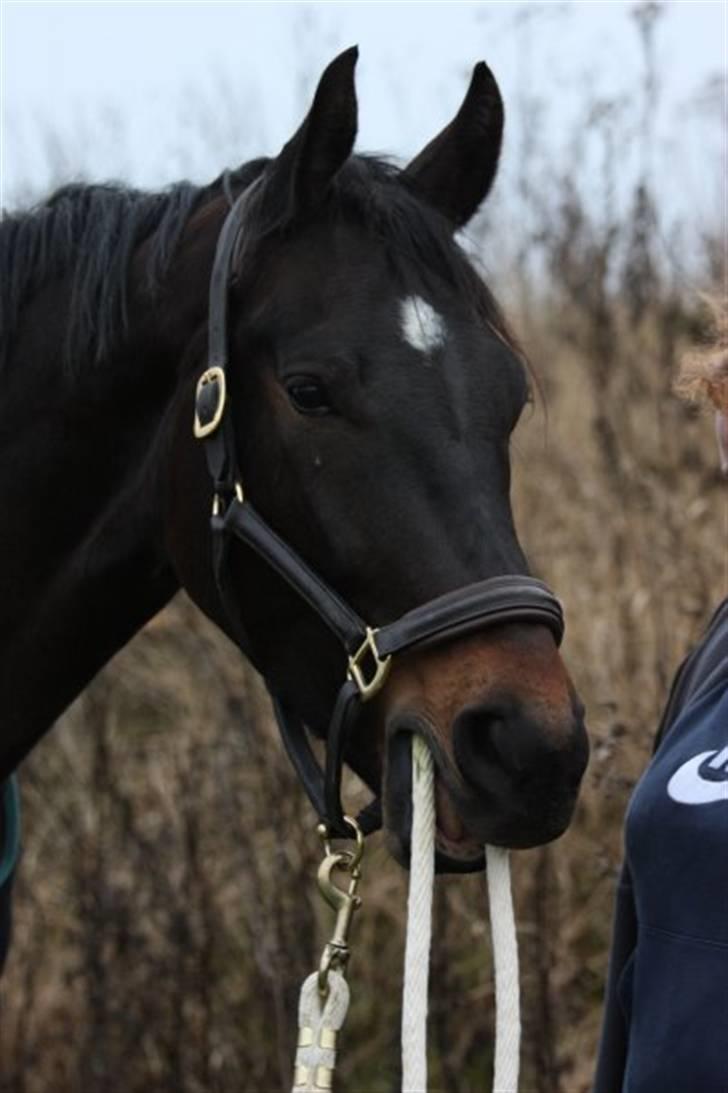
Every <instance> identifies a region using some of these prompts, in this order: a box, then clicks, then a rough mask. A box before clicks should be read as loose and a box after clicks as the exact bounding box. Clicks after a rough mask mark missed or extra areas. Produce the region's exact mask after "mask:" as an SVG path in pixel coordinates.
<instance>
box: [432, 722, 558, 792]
mask: <svg viewBox="0 0 728 1093" xmlns="http://www.w3.org/2000/svg"><path fill="white" fill-rule="evenodd" d="M453 742H454V748H455V758H456V760H457V763H458V766H459V767H460V772H461V774H462V776H463V778H464V779H465V780H466V782H468V783H469V784H470V785H471V786H473V788H474V789H476V790H488V789H491V788H493V783H494V781H497V780H498V779H499V775H500V776H501V777H502V776H503V775H505V776H507V777H508V779H509V780H510V781H513V780H516V781H517V780H518V779H520V778H522V777H532V776H533V774H534V773H535V768H536V767H537V765H538V764H541V763H543V762H544V760H546V759H547V752H548V751H549V750H550V749H548V748H547V747H546V746H545V745H544V741H543V740H542V739H541V738H540V736H539V734H538V732H537V729H536V727H535V725H534V724H533V723H532V722H531V721H530V719H529V718H526V717H523V716H520V715H519V714H518V712H517V711H516V710H506V709H504V708H503V707H502V706H488V705H483V706H468V707H467V708H466V709H465V710H463V712H462V713H461V714H460V715H459V716H458V717H457V718H456V720H455V725H454V738H453Z"/></svg>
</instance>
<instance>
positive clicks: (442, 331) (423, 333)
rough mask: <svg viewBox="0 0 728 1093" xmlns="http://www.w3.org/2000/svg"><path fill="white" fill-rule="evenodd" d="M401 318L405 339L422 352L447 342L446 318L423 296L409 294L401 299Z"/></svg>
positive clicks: (429, 350)
mask: <svg viewBox="0 0 728 1093" xmlns="http://www.w3.org/2000/svg"><path fill="white" fill-rule="evenodd" d="M400 320H401V323H402V334H403V335H404V339H405V341H406V342H408V343H409V345H411V346H412V348H413V349H417V350H418V351H419V352H420V353H425V354H429V353H431V352H432V350H433V349H437V348H438V347H439V346H441V345H444V344H445V338H446V337H447V328H446V326H445V320H444V319H443V317H442V315H438V313H437V312H436V311H435V309H434V307H433V306H432V304H428V302H427V300H423V299H422V297H421V296H407V298H406V299H404V300H402V301H401V303H400Z"/></svg>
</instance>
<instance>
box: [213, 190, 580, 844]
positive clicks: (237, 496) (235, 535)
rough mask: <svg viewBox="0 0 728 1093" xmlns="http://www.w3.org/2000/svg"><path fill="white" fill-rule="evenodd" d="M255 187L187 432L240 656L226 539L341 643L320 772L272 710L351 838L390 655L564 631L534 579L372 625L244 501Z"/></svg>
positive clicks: (230, 230)
mask: <svg viewBox="0 0 728 1093" xmlns="http://www.w3.org/2000/svg"><path fill="white" fill-rule="evenodd" d="M257 185H258V181H257V180H256V182H253V183H252V184H251V185H250V186H249V187H248V188H247V189H246V190H244V191H243V193H241V194H240V196H239V197H238V198H237V199H236V201H235V202H234V204H233V205H232V207H231V209H230V211H229V213H228V215H227V218H226V220H225V223H224V224H223V227H222V230H221V232H220V236H219V238H218V242H217V249H216V252H215V261H214V264H213V268H212V275H211V278H210V309H209V351H208V363H207V368H206V369H205V371H204V372H203V374H202V376H201V377H200V379H199V381H198V383H197V393H196V399H195V421H194V434H195V436H196V437H197V438H198V439H200V440H202V441H203V443H204V446H205V456H206V459H207V466H208V470H209V472H210V476H211V478H212V482H213V505H212V516H211V521H210V523H211V530H212V562H213V571H214V576H215V583H216V585H217V590H218V593H219V595H220V599H221V602H222V605H223V607H224V609H225V611H226V613H227V615H228V617H229V619H230V623H231V626H232V629H233V633H234V636H235V638H236V640H237V642H238V644H239V646H240V648H241V650H242V651H243V652H244V653H245V654H246V655H248V656H249V655H250V652H251V649H250V641H249V639H248V636H247V634H246V631H245V625H244V623H243V620H242V616H241V614H240V611H239V609H238V605H237V602H236V599H235V596H234V595H233V590H232V585H231V580H230V571H229V566H228V552H229V547H230V543H231V541H232V540H233V539H238V540H240V541H241V542H243V543H246V544H247V545H248V546H249V547H251V548H252V549H253V550H254V551H255V552H256V553H257V554H258V555H259V557H261V558H262V559H263V560H264V561H265V562H267V563H268V565H269V566H270V567H271V568H272V569H274V570H275V571H276V572H277V573H278V575H279V576H280V577H282V578H283V579H284V580H285V581H286V582H287V583H288V585H289V586H290V587H291V588H292V589H293V590H294V591H295V592H297V593H298V595H299V596H300V597H301V598H302V599H303V600H305V602H306V603H307V604H308V605H309V607H311V608H312V609H313V610H314V611H315V612H316V614H317V615H318V616H319V618H320V619H321V620H322V622H324V623H325V624H326V626H327V627H328V628H329V630H330V631H331V633H332V634H333V635H334V636H335V637H336V638H337V639H338V640H339V642H340V643H341V645H342V646H343V648H344V650H345V652H346V656H347V659H348V667H347V673H346V678H345V680H344V682H343V684H342V686H341V688H340V690H339V693H338V697H337V699H336V703H335V705H334V710H333V713H332V716H331V721H330V724H329V730H328V735H327V740H326V761H325V767H324V768H323V769H322V767H321V765H320V764H319V762H318V759H317V758H316V756H315V755H314V752H313V750H312V748H311V744H310V741H309V737H308V731H307V729H306V726H305V725H304V723H303V721H302V719H301V717H300V716H299V715H298V713H297V712H296V711H295V710H293V709H292V708H291V707H290V706H288V705H287V704H284V703H283V702H282V701H281V700H280V699H279V698H276V696H273V704H274V708H275V713H276V717H277V719H278V724H279V727H280V731H281V735H282V738H283V742H284V745H285V747H286V750H287V752H288V755H289V757H290V759H291V761H292V763H293V766H294V767H295V769H296V772H297V773H298V775H299V778H300V779H301V781H302V783H303V785H304V788H305V790H306V792H307V793H308V796H309V798H310V800H311V803H312V804H313V807H314V809H315V810H316V812H317V813H318V815H319V816H320V817H321V819H322V820H323V821H324V823H325V824H326V825H327V828H328V830H329V832H330V833H331V834H336V835H341V836H342V837H350V835H351V831H350V829H349V827H348V826H347V824H346V822H345V820H344V813H343V809H342V806H341V796H340V794H341V773H342V766H343V761H344V756H345V754H346V747H347V743H348V740H349V738H350V735H351V732H352V730H353V727H354V725H355V723H356V720H357V717H358V715H359V712H360V708H361V704H362V703H363V702H366V701H368V700H369V699H370V698H372V697H373V696H374V695H375V694H377V692H378V691H379V690H381V688H382V687H383V686H384V684H385V682H386V680H387V676H388V674H389V669H390V667H391V662H392V657H393V656H396V655H397V654H399V653H402V652H405V651H406V650H408V649H411V648H413V647H414V646H422V645H425V644H434V643H439V642H443V641H448V640H450V639H451V638H454V637H460V636H462V635H464V634H469V633H471V632H473V631H475V630H480V629H483V628H485V627H488V626H495V625H498V624H500V623H511V622H529V623H540V624H541V625H544V626H547V627H548V628H549V629H550V630H551V632H552V634H553V635H554V638H555V640H556V642H557V643H560V642H561V638H562V637H563V633H564V617H563V612H562V609H561V604H560V603H559V601H558V600H557V599H556V597H555V596H554V595H553V593H552V592H550V591H549V589H548V588H547V586H546V585H545V584H544V583H543V582H542V581H538V580H536V579H534V578H533V577H527V576H521V575H508V576H500V577H491V578H489V579H487V580H484V581H478V582H476V583H474V584H470V585H466V586H465V587H463V588H459V589H457V590H456V591H454V592H449V593H447V594H446V595H444V596H440V597H438V598H437V599H434V600H430V601H429V602H428V603H425V604H422V605H421V606H420V607H416V608H414V610H412V611H409V612H407V613H406V614H405V615H402V617H401V618H399V619H397V620H396V621H395V622H392V623H388V624H387V625H385V626H381V627H379V628H374V627H371V626H368V625H367V624H366V622H365V621H364V620H363V619H362V618H360V616H359V615H358V614H357V612H356V611H354V609H353V608H352V607H351V606H350V605H349V604H348V603H346V601H345V600H343V599H342V598H341V597H340V596H339V595H338V594H337V593H336V592H335V591H334V590H333V589H332V588H330V587H329V585H328V584H327V583H326V582H325V581H324V580H322V578H321V577H319V576H318V574H317V573H315V572H314V571H313V570H312V569H311V568H310V567H309V566H308V565H307V563H306V562H305V561H304V560H303V559H302V558H301V557H300V555H299V554H297V553H296V551H295V550H293V549H292V548H291V547H290V546H289V545H288V544H287V543H286V542H285V541H284V540H283V539H281V538H280V536H278V535H277V534H276V533H275V531H273V529H272V528H271V527H269V526H268V524H267V523H266V522H265V521H264V520H263V519H262V518H261V517H260V516H259V515H258V513H257V512H256V511H255V509H254V508H253V506H252V505H251V504H250V502H249V501H247V500H246V499H245V495H244V492H243V487H242V482H241V477H240V472H239V470H238V466H237V459H236V453H235V435H234V431H233V423H232V418H231V415H230V413H229V406H228V399H227V392H226V369H227V365H228V338H227V306H228V296H229V289H230V277H231V264H232V259H233V255H234V253H235V249H236V246H237V243H238V240H239V238H240V235H241V232H242V228H243V221H244V217H245V210H246V207H247V205H248V203H249V201H250V197H251V195H252V193H253V192H254V190H255V189H256V188H257ZM359 823H360V825H361V827H362V830H364V832H365V833H368V832H371V831H374V830H376V828H377V827H379V826H380V825H381V804H380V802H379V800H378V799H375V800H374V801H373V802H372V804H370V805H369V806H368V807H367V808H366V809H364V811H363V812H362V813H361V815H360V817H359Z"/></svg>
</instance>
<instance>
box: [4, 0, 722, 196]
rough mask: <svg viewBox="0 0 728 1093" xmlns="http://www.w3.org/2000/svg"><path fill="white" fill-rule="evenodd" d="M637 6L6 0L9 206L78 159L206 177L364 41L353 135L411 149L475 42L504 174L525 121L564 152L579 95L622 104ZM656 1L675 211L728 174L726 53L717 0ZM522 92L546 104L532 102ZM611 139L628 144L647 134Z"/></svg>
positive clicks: (279, 139) (281, 120) (663, 182)
mask: <svg viewBox="0 0 728 1093" xmlns="http://www.w3.org/2000/svg"><path fill="white" fill-rule="evenodd" d="M634 6H635V5H634V4H633V3H632V2H622V0H606V2H603V3H597V2H587V0H576V2H571V3H561V2H557V0H551V2H548V3H540V4H532V3H526V2H522V3H518V2H513V0H503V2H498V3H496V2H492V0H491V2H487V3H456V2H454V0H450V2H448V3H419V2H415V0H409V2H402V3H376V2H369V3H355V2H346V3H336V2H331V0H327V2H323V3H301V4H297V3H281V2H274V0H268V2H266V3H240V2H227V3H223V2H216V0H205V2H204V3H200V2H188V3H180V2H176V0H166V2H162V0H156V2H149V0H125V2H98V0H77V2H69V0H55V2H34V0H0V33H1V36H2V42H1V59H2V86H1V91H2V118H1V126H0V137H1V141H0V153H1V158H0V206H4V207H6V208H12V207H13V206H14V205H15V204H17V203H18V202H19V201H26V200H28V198H29V197H33V198H36V197H38V196H41V195H42V194H43V193H44V192H45V191H47V190H48V189H49V188H50V187H51V186H55V185H57V184H58V183H60V182H62V181H67V180H69V179H73V178H85V179H89V180H91V179H96V180H102V179H107V178H117V179H122V180H124V181H127V182H129V183H132V184H134V185H138V186H151V187H153V186H159V185H164V184H166V183H168V182H171V181H174V180H176V179H178V178H182V177H186V178H191V179H192V180H193V181H200V182H202V181H207V180H209V179H210V178H212V177H214V176H216V175H217V174H219V172H220V170H221V169H222V168H223V167H225V166H231V165H235V164H236V163H239V162H242V161H244V160H245V159H247V158H250V157H252V156H254V155H260V154H268V153H271V152H275V151H276V150H277V149H278V148H279V147H280V145H281V144H282V143H283V142H284V141H285V140H286V139H287V137H288V136H289V135H290V133H291V131H292V129H293V128H294V127H295V126H296V125H297V124H298V122H299V121H300V119H301V117H302V115H303V113H304V112H305V110H306V108H307V106H308V102H309V99H310V94H311V91H312V89H313V87H314V85H315V80H316V79H317V78H318V75H319V74H320V71H321V69H322V68H323V66H324V65H325V64H326V63H327V62H328V61H329V60H330V59H331V58H332V57H333V56H334V55H335V54H336V53H337V52H339V51H340V50H341V49H343V48H346V47H347V46H349V45H352V44H354V43H358V45H359V46H360V61H359V66H358V71H357V85H358V92H359V104H360V136H359V148H360V149H363V150H367V151H379V152H385V153H388V154H394V155H397V156H402V157H407V156H409V155H411V154H413V153H414V152H416V151H417V150H418V148H419V147H420V146H421V145H422V144H423V143H425V142H426V141H427V140H429V139H430V137H431V136H433V135H434V133H435V132H436V131H437V130H438V129H439V128H440V127H441V126H442V125H443V124H445V123H446V122H447V121H448V120H449V119H450V117H451V116H452V114H453V113H454V111H455V110H456V109H457V107H458V105H459V103H460V100H461V98H462V95H463V93H464V91H465V88H466V86H467V80H468V77H469V73H470V70H471V68H472V66H473V64H474V63H475V62H476V61H477V60H479V59H481V58H483V59H485V60H486V61H487V62H488V63H489V64H490V66H491V67H492V68H493V70H494V71H495V73H496V76H497V78H498V80H499V83H500V85H501V89H502V92H503V95H504V98H505V102H506V111H507V117H508V120H509V124H508V125H507V142H506V146H505V157H504V158H505V161H506V167H505V172H506V174H507V171H508V164H509V163H510V164H513V163H514V162H515V160H516V158H517V156H518V155H519V148H520V147H521V146H522V143H523V141H524V139H525V138H527V136H528V134H529V132H531V133H535V132H537V134H538V137H539V142H540V143H541V144H542V145H543V147H544V148H545V149H547V150H548V160H549V162H548V163H546V164H543V167H544V169H546V168H548V167H549V166H552V167H554V168H559V167H561V168H563V167H567V168H568V166H569V164H568V161H567V160H566V157H567V156H570V155H574V151H573V149H569V150H568V151H567V144H568V139H569V135H570V134H571V133H572V131H573V124H574V122H575V121H576V120H577V119H579V118H582V117H583V115H584V112H585V109H586V106H585V104H586V103H587V101H589V100H591V99H592V98H594V97H605V96H611V97H614V96H616V97H618V98H620V99H624V101H625V102H626V103H627V104H629V102H630V100H631V101H632V102H634V98H635V96H636V95H637V94H638V92H639V86H640V84H639V81H640V73H641V72H642V66H641V55H640V46H639V39H638V35H637V33H636V29H635V21H634V18H633V17H632V11H633V9H634ZM662 7H663V8H664V9H665V10H664V14H663V17H662V18H661V19H660V20H659V23H658V27H657V37H656V45H657V62H658V74H659V78H660V100H659V102H660V109H659V134H660V139H659V147H658V148H657V149H656V151H655V160H656V167H657V174H658V176H659V185H660V186H661V187H662V188H663V191H664V195H665V201H666V202H667V203H668V204H670V207H671V208H673V209H675V210H677V211H678V212H680V210H681V209H682V207H683V206H684V208H685V209H686V210H688V211H689V210H694V209H695V208H696V207H700V206H701V204H707V203H711V202H716V201H717V200H718V199H719V195H720V193H721V191H722V188H723V185H724V183H723V177H722V172H721V170H720V154H721V148H722V145H723V144H724V137H723V136H722V135H721V125H720V111H721V103H720V96H719V95H718V93H717V92H715V91H714V93H713V96H712V97H711V96H707V98H706V94H705V91H706V84H707V81H708V79H709V78H710V77H711V76H718V75H719V74H720V73H721V72H723V73H725V70H726V4H725V3H724V2H723V0H687V2H682V0H680V2H671V3H666V4H663V5H662ZM531 96H535V97H538V98H539V99H541V100H542V102H543V110H542V111H539V112H536V111H535V110H534V109H529V97H531ZM584 154H585V155H588V150H587V152H585V153H584ZM616 155H618V156H623V157H624V161H625V163H627V162H630V161H632V162H633V161H634V157H635V156H636V155H639V141H636V147H633V148H632V149H631V151H630V152H629V153H628V152H627V150H626V149H620V148H617V149H616ZM575 169H577V170H578V169H581V168H580V165H579V164H575ZM501 186H504V187H505V186H507V182H503V181H501Z"/></svg>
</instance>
